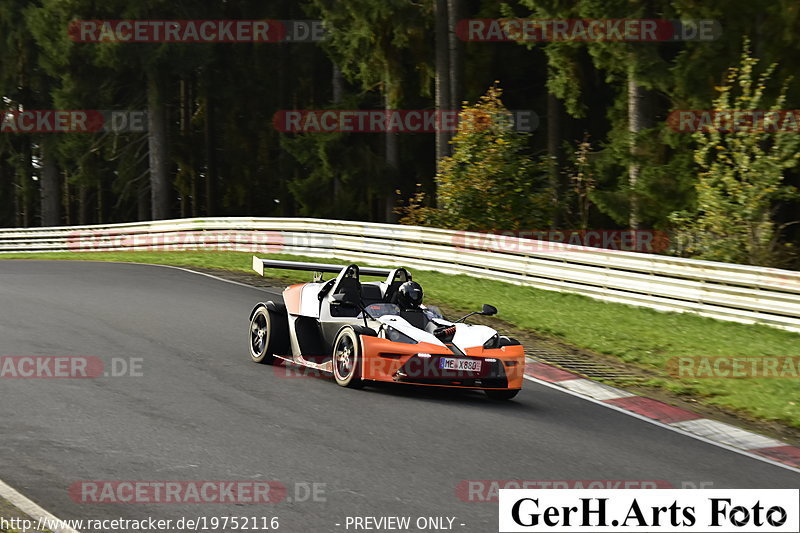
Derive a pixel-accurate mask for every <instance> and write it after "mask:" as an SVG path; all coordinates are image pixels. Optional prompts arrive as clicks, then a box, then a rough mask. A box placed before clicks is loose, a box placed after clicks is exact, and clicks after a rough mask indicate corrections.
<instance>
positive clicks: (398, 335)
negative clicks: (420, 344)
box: [385, 326, 417, 344]
mask: <svg viewBox="0 0 800 533" xmlns="http://www.w3.org/2000/svg"><path fill="white" fill-rule="evenodd" d="M385 333H386V338H387V339H389V340H390V341H392V342H404V343H406V344H417V341H415V340H414V339H412V338H411V337H409V336H408V335H406V334H405V333H403V332H402V331H398V330H396V329H394V328H393V327H392V326H386V330H385Z"/></svg>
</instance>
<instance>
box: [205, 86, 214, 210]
mask: <svg viewBox="0 0 800 533" xmlns="http://www.w3.org/2000/svg"><path fill="white" fill-rule="evenodd" d="M204 76H205V79H204V80H203V90H202V93H203V95H202V99H203V107H204V108H205V123H204V125H203V144H204V145H205V152H206V176H205V178H206V181H205V186H206V187H205V189H206V191H205V194H206V213H205V214H206V216H207V217H211V216H215V215H216V214H217V146H216V144H215V140H214V128H215V127H216V121H215V117H214V99H213V98H212V97H211V90H210V88H209V84H210V81H209V79H210V77H211V76H210V74H208V73H205V74H204Z"/></svg>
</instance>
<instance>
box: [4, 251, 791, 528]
mask: <svg viewBox="0 0 800 533" xmlns="http://www.w3.org/2000/svg"><path fill="white" fill-rule="evenodd" d="M275 298H279V296H278V295H277V294H275V293H270V292H267V291H264V290H260V289H256V288H247V287H243V286H238V285H234V284H230V283H225V282H223V281H220V280H216V279H212V278H209V277H206V276H201V275H198V274H193V273H190V272H185V271H181V270H177V269H171V268H164V267H158V266H148V265H129V264H107V263H90V262H67V261H64V262H55V261H54V262H47V261H0V355H2V356H22V355H48V356H55V355H81V356H87V355H88V356H98V357H101V358H103V359H104V360H106V361H109V360H111V359H112V358H124V359H125V360H129V359H130V358H141V359H142V361H141V370H142V375H141V376H138V377H137V376H125V377H100V378H97V379H0V398H1V400H0V420H2V428H1V429H0V435H2V436H1V437H0V479H3V480H4V481H5V482H7V483H9V484H10V485H12V486H13V487H15V488H17V489H18V490H20V491H21V492H22V493H24V494H25V495H26V496H28V497H29V498H31V499H33V500H34V501H36V502H37V503H39V504H40V505H42V506H43V507H44V508H46V509H47V510H49V511H51V512H52V513H53V514H55V515H56V516H58V517H60V518H117V517H123V518H133V519H141V518H146V517H149V516H152V517H155V518H180V517H183V516H187V517H197V516H208V517H211V516H225V515H227V516H253V515H258V516H270V517H271V516H277V517H279V519H280V523H281V528H280V531H285V532H305V531H340V532H341V531H346V529H345V528H344V524H345V519H346V517H347V516H411V517H412V519H416V517H419V516H450V517H457V518H456V520H455V526H454V529H455V530H456V531H464V532H486V531H496V530H497V504H495V503H485V502H465V501H462V500H461V499H460V498H459V497H458V496H457V494H456V487H457V486H458V484H459V483H460V482H462V481H463V480H491V479H499V480H506V479H525V480H599V479H607V480H664V481H668V482H670V483H672V484H673V485H674V486H676V487H680V486H681V484H682V483H684V482H688V483H692V484H695V485H699V484H701V483H704V484H706V486H708V484H709V483H713V487H714V488H796V487H798V486H800V474H797V473H794V472H792V471H789V470H786V469H782V468H779V467H776V466H772V465H770V464H766V463H764V462H761V461H757V460H755V459H751V458H748V457H745V456H742V455H739V454H736V453H733V452H730V451H727V450H724V449H721V448H718V447H715V446H712V445H710V444H706V443H703V442H700V441H697V440H694V439H692V438H689V437H685V436H682V435H680V434H677V433H674V432H670V431H668V430H666V429H663V428H660V427H657V426H654V425H651V424H648V423H645V422H642V421H640V420H637V419H635V418H633V417H630V416H626V415H624V414H622V413H618V412H615V411H613V410H611V409H607V408H603V407H602V406H598V405H595V404H593V403H590V402H587V401H584V400H581V399H579V398H576V397H573V396H570V395H568V394H565V393H563V392H560V391H557V390H553V389H551V388H547V387H543V386H539V385H537V384H534V383H531V382H527V381H526V383H525V389H524V390H523V392H522V393H521V394H520V395H519V396H518V397H517V399H516V400H514V401H512V402H509V403H493V402H490V401H488V400H487V399H486V398H485V396H484V395H483V394H481V393H473V392H453V391H439V390H424V389H423V390H420V389H417V388H408V387H403V386H396V387H392V386H382V387H377V388H376V387H369V388H367V389H365V390H363V391H356V390H348V389H343V388H340V387H338V386H337V385H336V384H335V383H334V382H333V381H332V380H324V379H315V378H292V379H287V378H285V377H281V376H280V375H279V374H280V373H279V372H276V371H275V369H274V368H273V367H270V366H266V365H258V364H255V363H251V362H250V360H249V357H248V353H247V344H246V343H247V337H246V335H247V333H248V314H249V312H250V310H251V308H252V307H253V305H254V304H255V303H256V302H258V301H260V300H268V299H275ZM91 480H241V481H252V480H255V481H265V480H276V481H280V482H282V483H283V484H284V485H286V486H287V487H289V496H290V497H293V492H294V490H295V489H294V487H295V484H296V483H301V484H302V483H321V484H324V499H325V500H326V501H318V502H310V501H305V502H296V501H292V502H282V503H276V504H269V505H232V504H212V505H203V504H81V503H76V502H74V501H73V500H72V499H71V498H70V496H69V495H68V492H67V489H68V488H69V487H70V485H72V484H74V483H76V482H79V481H91ZM337 523H339V524H342V525H341V526H336V525H335V524H337ZM460 524H464V525H463V526H461V525H460Z"/></svg>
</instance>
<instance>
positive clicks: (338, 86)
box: [331, 62, 344, 206]
mask: <svg viewBox="0 0 800 533" xmlns="http://www.w3.org/2000/svg"><path fill="white" fill-rule="evenodd" d="M331 64H332V65H333V72H332V73H331V88H332V92H333V105H335V106H337V107H338V106H340V105H341V103H342V99H343V98H344V76H342V71H341V70H340V69H339V65H337V64H336V63H333V62H332V63H331ZM341 195H342V180H341V179H339V174H338V173H337V174H335V175H334V176H333V204H334V205H336V206H338V205H339V198H340V197H341Z"/></svg>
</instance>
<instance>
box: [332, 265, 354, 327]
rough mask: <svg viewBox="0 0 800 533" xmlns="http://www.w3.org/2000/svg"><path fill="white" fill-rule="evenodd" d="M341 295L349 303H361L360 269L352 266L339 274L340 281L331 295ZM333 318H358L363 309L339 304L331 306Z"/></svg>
mask: <svg viewBox="0 0 800 533" xmlns="http://www.w3.org/2000/svg"><path fill="white" fill-rule="evenodd" d="M337 294H341V295H342V296H344V300H345V301H348V302H358V303H361V281H359V279H358V267H357V266H356V265H350V266H349V267H347V269H346V270H345V271H344V272H342V273H341V274H339V280H338V282H337V283H336V285H335V286H334V288H333V291H332V292H331V295H337ZM330 309H331V316H342V317H351V316H353V317H354V316H358V314H359V313H360V312H361V309H359V308H358V306H356V305H348V304H344V303H342V304H339V305H331V306H330Z"/></svg>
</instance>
